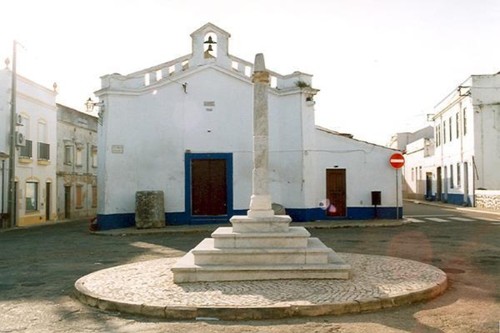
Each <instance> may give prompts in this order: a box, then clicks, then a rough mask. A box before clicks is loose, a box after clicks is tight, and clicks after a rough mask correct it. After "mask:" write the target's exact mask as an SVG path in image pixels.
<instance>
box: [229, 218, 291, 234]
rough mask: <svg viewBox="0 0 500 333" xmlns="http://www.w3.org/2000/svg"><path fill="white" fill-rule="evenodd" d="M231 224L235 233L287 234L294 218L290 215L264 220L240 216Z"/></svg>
mask: <svg viewBox="0 0 500 333" xmlns="http://www.w3.org/2000/svg"><path fill="white" fill-rule="evenodd" d="M229 222H231V224H232V225H233V231H234V232H239V233H246V232H250V233H255V232H260V233H264V232H287V231H288V228H289V226H290V222H292V218H291V217H290V216H288V215H274V216H272V217H263V218H252V217H248V216H246V215H241V216H239V215H238V216H233V217H232V218H231V219H230V220H229Z"/></svg>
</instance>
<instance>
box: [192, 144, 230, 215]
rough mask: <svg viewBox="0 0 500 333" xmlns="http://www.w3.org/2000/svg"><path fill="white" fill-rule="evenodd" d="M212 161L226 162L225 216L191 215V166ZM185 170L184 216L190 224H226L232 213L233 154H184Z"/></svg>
mask: <svg viewBox="0 0 500 333" xmlns="http://www.w3.org/2000/svg"><path fill="white" fill-rule="evenodd" d="M198 159H212V160H225V161H226V186H227V191H226V193H227V198H226V203H227V215H217V216H209V215H207V216H200V215H193V214H192V193H191V191H192V189H191V164H192V161H193V160H198ZM184 168H185V175H186V177H185V189H186V190H185V200H184V202H185V214H186V216H187V217H188V219H189V221H190V224H203V223H214V222H218V221H220V222H227V221H228V220H229V218H230V217H231V216H233V215H234V211H233V154H232V153H186V154H185V159H184Z"/></svg>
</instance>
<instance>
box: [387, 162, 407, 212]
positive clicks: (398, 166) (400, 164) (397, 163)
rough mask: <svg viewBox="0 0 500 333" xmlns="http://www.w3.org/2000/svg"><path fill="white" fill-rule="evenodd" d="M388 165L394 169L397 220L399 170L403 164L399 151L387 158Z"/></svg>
mask: <svg viewBox="0 0 500 333" xmlns="http://www.w3.org/2000/svg"><path fill="white" fill-rule="evenodd" d="M389 163H390V165H391V166H392V167H393V168H394V169H395V170H396V219H397V220H399V172H398V170H399V169H401V168H402V167H403V166H404V165H405V157H404V156H403V154H401V153H394V154H392V155H391V157H390V158H389Z"/></svg>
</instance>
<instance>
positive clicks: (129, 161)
mask: <svg viewBox="0 0 500 333" xmlns="http://www.w3.org/2000/svg"><path fill="white" fill-rule="evenodd" d="M191 38H192V53H190V54H188V55H186V56H183V57H180V58H177V59H174V60H172V61H169V62H166V63H163V64H160V65H157V66H153V67H150V68H147V69H144V70H141V71H138V72H135V73H131V74H128V75H121V74H110V75H105V76H103V77H102V78H101V79H102V87H101V89H100V90H98V91H97V92H96V93H95V94H96V96H98V97H99V99H100V103H101V104H102V107H101V112H100V113H101V115H100V120H99V121H100V124H99V126H98V137H99V142H98V146H99V151H98V161H99V167H98V190H99V195H98V198H99V199H98V200H99V202H98V223H99V226H100V228H101V229H111V228H119V227H127V226H131V225H134V223H135V222H134V221H135V220H134V219H135V193H136V192H137V191H147V190H161V191H163V192H164V197H165V215H166V221H167V224H199V223H210V222H226V221H228V220H229V218H230V217H231V216H233V215H244V214H246V211H247V209H248V206H249V198H250V195H251V191H252V188H251V187H252V179H251V177H252V158H253V152H252V136H253V133H252V122H253V118H252V117H253V95H252V92H253V85H252V78H251V75H252V73H253V63H251V62H248V61H246V60H243V59H240V58H238V57H235V56H232V55H230V54H229V52H228V43H229V38H230V34H229V33H228V32H226V31H224V30H222V29H220V28H219V27H217V26H215V25H213V24H210V23H208V24H206V25H204V26H203V27H201V28H200V29H198V30H196V31H195V32H193V33H192V34H191ZM269 72H270V75H271V79H270V89H269V190H270V192H271V193H270V194H271V196H272V199H273V201H274V202H276V203H277V204H279V207H281V206H282V207H284V208H285V210H286V213H287V214H288V215H290V216H291V217H292V219H293V221H313V220H323V219H369V218H374V217H379V218H396V217H397V216H402V214H401V212H398V213H397V210H401V208H400V207H401V206H402V201H401V195H400V193H397V189H401V186H400V185H401V184H400V181H401V179H400V177H398V175H397V174H396V173H395V172H396V171H395V170H394V169H392V168H391V166H390V164H389V158H390V155H391V154H392V153H394V150H393V149H389V148H386V147H382V146H378V145H375V144H371V143H368V142H363V141H359V140H355V139H353V138H352V137H350V136H347V135H342V134H339V133H336V132H334V131H331V130H328V129H325V128H320V127H318V126H316V124H315V117H314V98H315V96H316V94H317V93H318V92H319V90H317V89H315V88H313V86H312V75H309V74H305V73H301V72H293V73H292V74H288V75H281V74H279V73H276V72H273V71H272V70H269ZM396 182H398V184H396ZM399 191H400V190H399ZM372 192H378V193H379V194H380V197H379V198H380V202H379V203H377V206H376V207H374V205H373V201H372V197H373V195H372ZM396 200H397V201H398V202H397V201H396Z"/></svg>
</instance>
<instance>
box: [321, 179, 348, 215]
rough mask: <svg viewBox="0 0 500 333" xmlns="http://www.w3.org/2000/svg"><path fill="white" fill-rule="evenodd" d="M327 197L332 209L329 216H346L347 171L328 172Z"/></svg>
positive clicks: (328, 208) (327, 210) (328, 209)
mask: <svg viewBox="0 0 500 333" xmlns="http://www.w3.org/2000/svg"><path fill="white" fill-rule="evenodd" d="M326 195H327V199H328V200H329V202H330V207H327V208H326V214H327V215H328V216H346V215H347V214H346V211H347V209H346V171H345V169H329V170H326Z"/></svg>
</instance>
